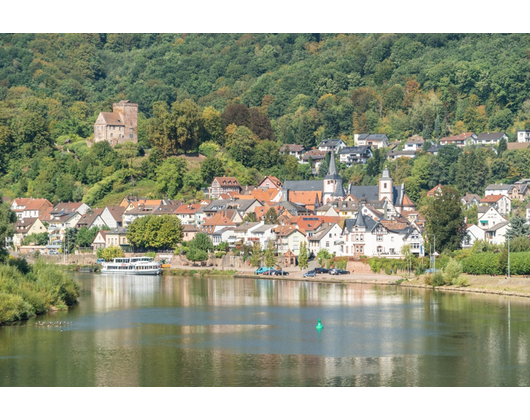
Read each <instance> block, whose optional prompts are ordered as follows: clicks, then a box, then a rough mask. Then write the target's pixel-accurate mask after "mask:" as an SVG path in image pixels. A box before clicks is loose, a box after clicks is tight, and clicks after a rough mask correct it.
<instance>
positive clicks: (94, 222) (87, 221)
mask: <svg viewBox="0 0 530 420" xmlns="http://www.w3.org/2000/svg"><path fill="white" fill-rule="evenodd" d="M95 226H97V227H98V228H102V227H104V226H105V221H104V220H103V218H102V217H101V216H100V215H99V214H97V213H88V214H84V215H82V216H81V218H80V219H79V220H78V221H77V224H76V225H75V227H76V229H78V230H79V229H81V228H83V227H85V228H87V229H92V228H93V227H95ZM107 227H108V226H107Z"/></svg>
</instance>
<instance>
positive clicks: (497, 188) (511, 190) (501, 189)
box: [484, 184, 524, 200]
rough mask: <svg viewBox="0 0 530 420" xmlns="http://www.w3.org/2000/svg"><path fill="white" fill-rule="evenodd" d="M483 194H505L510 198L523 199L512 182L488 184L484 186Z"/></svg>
mask: <svg viewBox="0 0 530 420" xmlns="http://www.w3.org/2000/svg"><path fill="white" fill-rule="evenodd" d="M484 194H485V195H486V196H488V195H505V196H506V197H509V198H510V199H511V200H513V199H514V198H515V199H519V200H521V199H524V197H522V196H520V192H519V188H517V187H516V186H514V185H512V184H490V185H488V186H487V187H486V189H485V192H484Z"/></svg>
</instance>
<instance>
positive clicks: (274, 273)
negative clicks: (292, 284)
mask: <svg viewBox="0 0 530 420" xmlns="http://www.w3.org/2000/svg"><path fill="white" fill-rule="evenodd" d="M288 275H289V272H288V271H284V270H273V271H271V276H288Z"/></svg>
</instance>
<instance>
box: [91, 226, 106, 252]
mask: <svg viewBox="0 0 530 420" xmlns="http://www.w3.org/2000/svg"><path fill="white" fill-rule="evenodd" d="M106 246H107V232H106V231H104V230H100V231H99V232H98V233H97V235H96V237H95V238H94V240H93V241H92V250H93V251H94V252H96V251H97V250H98V249H103V248H106Z"/></svg>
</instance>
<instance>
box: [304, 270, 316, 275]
mask: <svg viewBox="0 0 530 420" xmlns="http://www.w3.org/2000/svg"><path fill="white" fill-rule="evenodd" d="M316 275H317V273H315V270H311V271H308V272H307V273H304V276H303V277H316Z"/></svg>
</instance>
